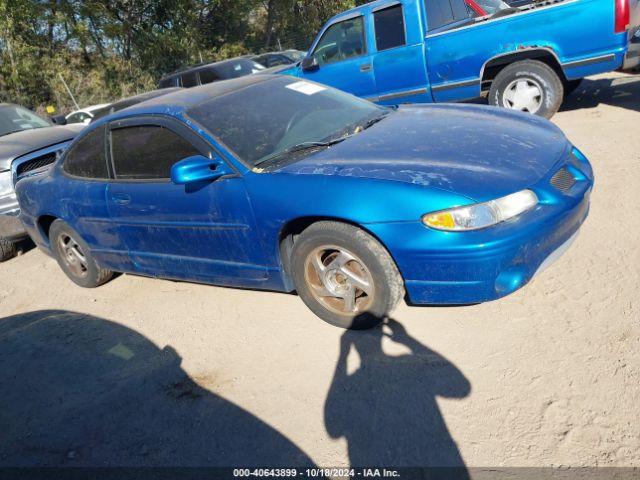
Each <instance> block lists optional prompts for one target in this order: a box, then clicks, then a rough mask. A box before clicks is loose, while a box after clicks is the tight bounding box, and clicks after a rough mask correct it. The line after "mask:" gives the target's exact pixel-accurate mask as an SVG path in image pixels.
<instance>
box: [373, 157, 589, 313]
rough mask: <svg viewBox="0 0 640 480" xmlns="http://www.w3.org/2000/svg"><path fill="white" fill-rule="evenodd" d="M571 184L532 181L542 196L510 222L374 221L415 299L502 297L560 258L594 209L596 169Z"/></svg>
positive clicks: (446, 301)
mask: <svg viewBox="0 0 640 480" xmlns="http://www.w3.org/2000/svg"><path fill="white" fill-rule="evenodd" d="M583 161H584V163H583V164H582V165H581V172H582V173H583V175H582V176H581V178H580V179H579V180H578V181H577V182H576V184H575V185H573V187H571V189H570V190H569V191H567V192H559V191H558V190H556V189H555V188H554V187H552V186H551V185H549V184H548V181H547V182H546V183H547V184H545V182H542V183H541V184H540V185H538V186H536V187H534V188H532V190H534V191H535V192H536V194H537V195H538V197H539V199H540V203H539V205H538V207H536V208H535V209H534V210H532V211H530V212H527V213H525V214H523V215H521V216H520V217H519V218H516V219H515V220H513V221H510V222H504V223H502V224H498V225H496V226H494V227H491V228H487V229H484V230H478V231H470V232H441V231H436V230H433V229H430V228H427V227H425V226H424V225H423V224H422V223H420V222H411V223H396V224H378V225H370V226H369V228H370V230H371V231H372V233H374V234H375V235H376V236H377V237H378V238H380V239H381V240H382V242H383V243H384V244H385V245H386V246H387V248H388V249H389V251H390V252H391V254H392V256H393V257H394V259H395V261H396V264H397V265H398V268H399V270H400V272H401V274H402V276H403V278H404V280H405V288H406V292H407V296H408V300H409V302H410V303H412V304H415V305H469V304H476V303H483V302H487V301H492V300H497V299H499V298H502V297H505V296H507V295H509V294H511V293H513V292H515V291H517V290H518V289H520V288H522V287H524V286H525V285H527V284H528V283H529V282H530V281H531V280H532V279H533V278H534V277H535V276H536V274H537V273H539V272H540V271H542V270H543V269H545V268H547V267H548V266H549V264H550V263H551V262H552V261H554V260H557V258H558V257H559V256H561V254H563V253H564V252H565V251H566V250H567V249H568V246H569V245H570V244H571V243H572V241H573V240H574V239H575V237H576V236H577V234H578V232H579V230H580V227H581V226H582V224H583V223H584V221H585V219H586V218H587V216H588V213H589V207H590V195H591V189H592V186H593V173H592V170H591V166H590V165H589V164H588V162H587V161H586V159H584V160H583Z"/></svg>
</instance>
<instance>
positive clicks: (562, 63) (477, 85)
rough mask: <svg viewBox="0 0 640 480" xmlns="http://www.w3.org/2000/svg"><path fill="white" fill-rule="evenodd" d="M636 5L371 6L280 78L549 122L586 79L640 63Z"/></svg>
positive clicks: (332, 25) (608, 1)
mask: <svg viewBox="0 0 640 480" xmlns="http://www.w3.org/2000/svg"><path fill="white" fill-rule="evenodd" d="M639 10H640V8H639V6H638V0H560V1H544V2H536V3H533V4H531V5H528V6H525V7H522V8H504V9H501V10H499V11H497V12H496V13H495V14H493V15H487V16H483V17H477V16H476V15H473V13H472V12H470V9H469V8H468V5H467V4H466V3H465V0H399V1H398V0H391V1H390V0H378V1H375V2H372V3H368V4H366V5H363V6H360V7H357V8H355V9H352V10H349V11H347V12H344V13H341V14H339V15H337V16H335V17H334V18H332V19H331V20H329V22H328V23H327V24H326V25H325V26H324V27H323V28H322V30H321V31H320V33H319V35H318V37H317V38H316V40H315V41H314V43H313V45H312V47H311V49H310V50H309V53H308V54H307V56H306V57H305V58H304V59H303V60H302V62H301V63H299V64H298V65H296V66H295V67H293V68H291V69H288V70H287V71H285V72H283V73H288V74H290V75H294V76H298V77H303V78H307V79H309V80H314V81H316V82H319V83H324V84H327V85H331V86H333V87H337V88H340V89H342V90H345V91H347V92H351V93H353V94H355V95H358V96H360V97H364V98H367V99H369V100H372V101H375V102H378V103H381V104H387V105H394V104H399V103H430V102H452V101H463V100H469V99H473V98H478V97H481V96H485V95H486V96H488V101H489V103H490V104H492V105H496V106H502V107H507V108H511V109H515V110H521V111H527V112H530V113H534V114H538V115H541V116H545V117H547V118H549V117H551V116H553V115H554V114H555V113H556V112H557V111H558V109H559V108H560V105H561V104H562V101H563V99H564V96H565V94H568V93H569V92H570V91H571V90H573V89H575V88H576V87H577V86H578V84H579V82H580V80H581V79H582V78H583V77H586V76H588V75H593V74H596V73H602V72H608V71H612V70H617V69H620V68H625V69H631V68H635V67H637V66H638V65H639V64H640V38H638V37H636V36H635V34H636V33H637V31H638V28H637V27H638V26H639V25H640V11H639Z"/></svg>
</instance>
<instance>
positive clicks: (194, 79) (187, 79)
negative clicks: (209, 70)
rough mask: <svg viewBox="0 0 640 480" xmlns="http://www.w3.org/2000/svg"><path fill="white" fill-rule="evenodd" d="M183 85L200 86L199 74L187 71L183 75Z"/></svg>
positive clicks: (187, 86) (189, 86)
mask: <svg viewBox="0 0 640 480" xmlns="http://www.w3.org/2000/svg"><path fill="white" fill-rule="evenodd" d="M182 86H183V87H184V88H191V87H197V86H198V74H197V73H196V72H190V73H185V74H184V75H182Z"/></svg>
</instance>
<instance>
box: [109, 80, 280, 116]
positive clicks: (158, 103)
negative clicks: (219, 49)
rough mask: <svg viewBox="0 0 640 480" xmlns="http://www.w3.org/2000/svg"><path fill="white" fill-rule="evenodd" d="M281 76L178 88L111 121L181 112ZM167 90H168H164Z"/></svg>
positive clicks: (124, 111) (134, 106)
mask: <svg viewBox="0 0 640 480" xmlns="http://www.w3.org/2000/svg"><path fill="white" fill-rule="evenodd" d="M281 77H283V75H268V74H264V75H263V74H261V75H246V76H244V77H239V78H234V79H231V80H221V81H219V82H213V83H208V84H206V85H201V86H199V87H193V88H178V89H175V90H177V91H175V92H173V93H168V94H167V95H162V96H159V97H155V98H152V99H150V100H147V101H145V102H141V103H138V104H136V105H133V106H131V107H128V108H126V109H123V110H121V111H119V112H117V113H114V114H113V115H111V116H110V118H111V119H112V120H115V119H117V118H123V117H128V116H133V115H145V114H150V115H151V114H159V113H167V112H176V113H177V112H182V111H185V110H189V109H190V108H192V107H195V106H196V105H199V104H201V103H203V102H206V101H209V100H211V99H214V98H217V97H221V96H224V95H227V94H229V93H234V92H237V91H239V90H243V89H245V88H248V87H251V86H252V85H257V84H259V83H264V82H268V81H272V80H274V79H277V78H281ZM165 90H168V89H165Z"/></svg>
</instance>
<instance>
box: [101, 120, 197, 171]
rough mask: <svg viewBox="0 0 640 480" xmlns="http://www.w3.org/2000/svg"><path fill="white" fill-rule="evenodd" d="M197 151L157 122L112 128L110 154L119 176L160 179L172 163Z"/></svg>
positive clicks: (195, 153)
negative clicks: (155, 123) (154, 123)
mask: <svg viewBox="0 0 640 480" xmlns="http://www.w3.org/2000/svg"><path fill="white" fill-rule="evenodd" d="M199 154H200V152H199V151H198V150H197V149H196V148H195V147H194V146H193V145H191V143H189V142H187V141H186V140H185V139H184V138H182V137H181V136H179V135H178V134H176V133H174V132H172V131H171V130H169V129H168V128H165V127H161V126H157V125H142V126H136V127H122V128H117V129H113V130H111V157H112V160H113V168H114V171H115V177H116V179H118V180H163V179H168V178H170V176H171V167H172V166H173V165H174V164H175V163H176V162H179V161H180V160H183V159H185V158H186V157H190V156H192V155H199Z"/></svg>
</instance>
